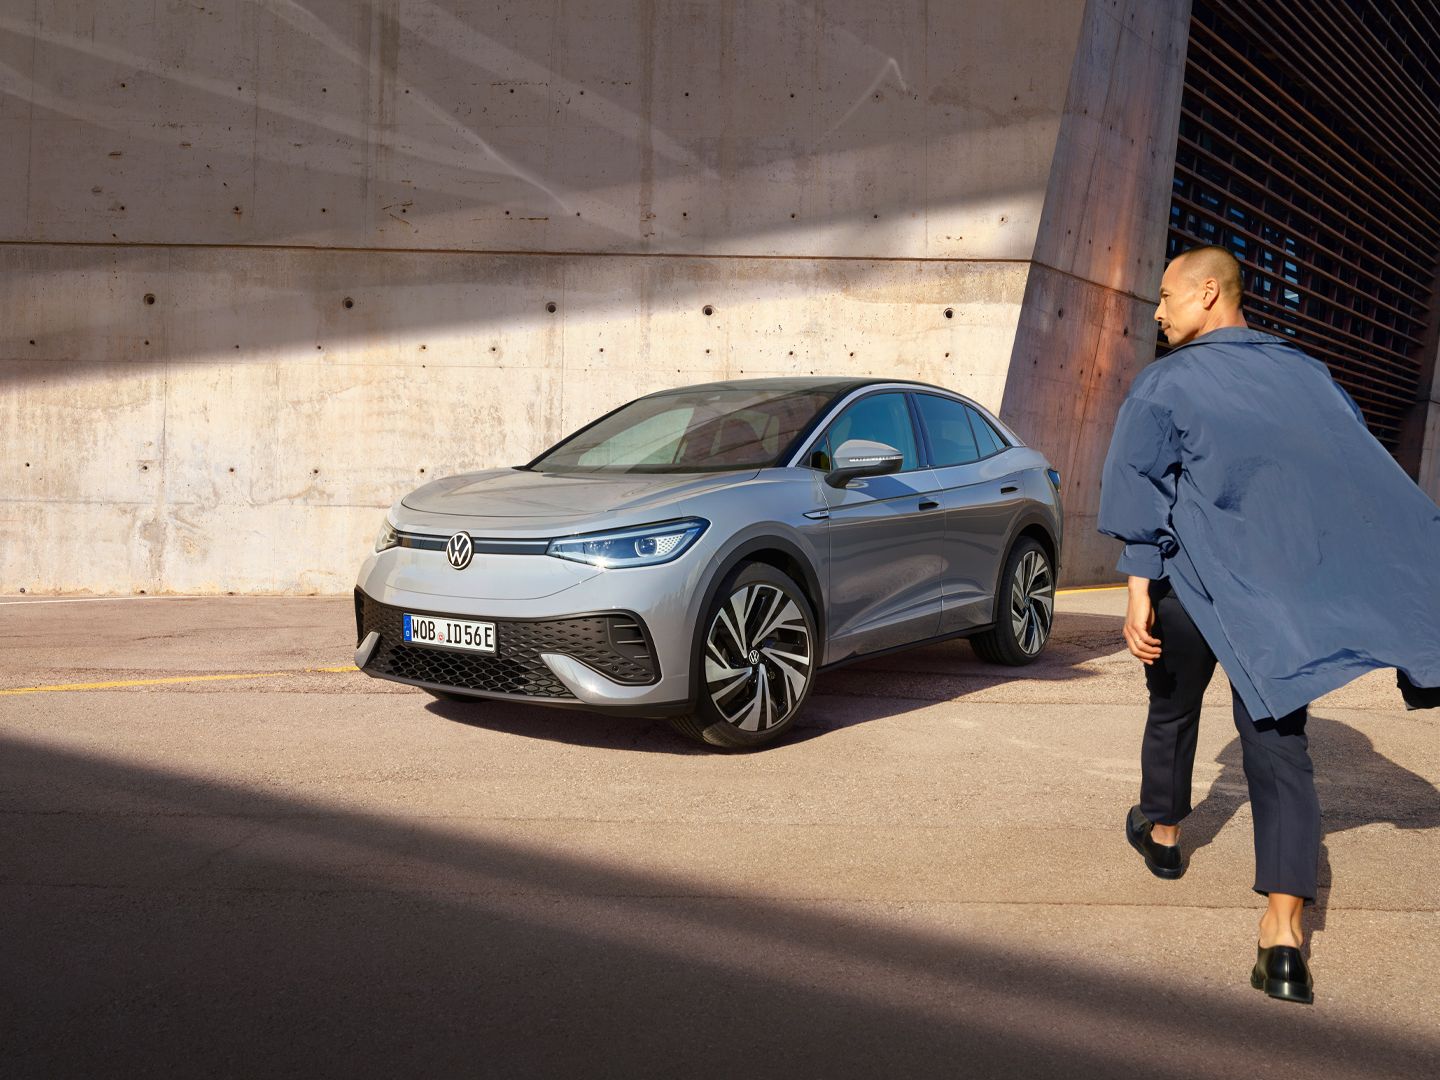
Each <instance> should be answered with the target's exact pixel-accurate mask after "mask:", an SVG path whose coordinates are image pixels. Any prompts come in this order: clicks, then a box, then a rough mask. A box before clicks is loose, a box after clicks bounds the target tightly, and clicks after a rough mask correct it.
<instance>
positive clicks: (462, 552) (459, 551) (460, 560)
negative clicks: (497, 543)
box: [445, 533, 475, 570]
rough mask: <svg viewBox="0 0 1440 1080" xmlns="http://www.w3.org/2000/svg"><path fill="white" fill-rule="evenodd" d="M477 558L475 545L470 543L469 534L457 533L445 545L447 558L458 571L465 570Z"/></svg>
mask: <svg viewBox="0 0 1440 1080" xmlns="http://www.w3.org/2000/svg"><path fill="white" fill-rule="evenodd" d="M474 556H475V545H474V544H472V543H470V534H469V533H456V534H455V535H454V536H452V537H450V540H449V542H448V543H447V544H446V545H445V558H447V559H449V560H450V565H451V566H453V567H454V568H455V569H456V570H464V569H465V567H467V566H469V565H470V560H471V559H472V558H474Z"/></svg>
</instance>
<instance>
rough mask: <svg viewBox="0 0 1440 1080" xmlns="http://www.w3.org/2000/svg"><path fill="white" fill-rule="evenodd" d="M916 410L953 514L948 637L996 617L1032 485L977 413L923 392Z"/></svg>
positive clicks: (946, 588)
mask: <svg viewBox="0 0 1440 1080" xmlns="http://www.w3.org/2000/svg"><path fill="white" fill-rule="evenodd" d="M915 405H916V412H917V413H918V414H919V416H920V420H921V425H922V431H923V435H924V437H925V440H926V443H927V445H928V448H929V453H930V461H931V464H932V465H933V467H934V469H935V475H936V478H937V480H938V483H939V493H940V499H941V502H942V504H943V506H944V509H945V539H944V542H943V545H942V559H941V561H942V566H943V568H942V571H941V577H942V585H941V591H942V604H941V607H942V614H941V620H940V632H941V633H946V634H949V633H956V632H958V631H961V630H968V629H970V628H971V627H975V626H984V625H985V624H986V623H989V622H990V621H991V620H992V619H993V618H994V614H993V613H994V610H995V585H996V582H997V581H998V580H999V578H1000V571H1001V563H1002V561H1003V560H1004V558H1005V555H1006V551H1005V541H1006V539H1007V538H1008V537H1009V535H1010V526H1011V523H1012V522H1013V521H1014V519H1015V515H1016V513H1018V512H1019V510H1020V507H1021V500H1022V498H1023V495H1024V491H1023V488H1024V485H1023V483H1022V477H1021V475H1020V473H1019V471H1017V470H1015V469H1012V468H1011V466H1010V462H1009V460H1008V459H1007V457H1006V455H1005V451H1006V450H1008V449H1009V447H1008V445H1007V444H1006V443H1005V441H1004V440H1003V438H1002V437H1001V436H1000V435H998V434H997V433H996V432H995V430H994V428H992V427H991V426H990V424H989V423H988V422H987V421H986V420H985V418H984V417H983V416H981V415H980V413H979V412H977V411H976V410H975V409H972V408H971V407H970V406H968V405H966V404H965V403H964V402H962V401H957V400H955V399H954V398H948V397H942V396H940V395H939V394H916V395H915Z"/></svg>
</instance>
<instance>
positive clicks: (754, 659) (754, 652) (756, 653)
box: [747, 649, 760, 664]
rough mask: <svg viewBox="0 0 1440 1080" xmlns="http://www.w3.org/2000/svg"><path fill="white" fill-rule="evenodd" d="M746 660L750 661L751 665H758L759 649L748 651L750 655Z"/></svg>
mask: <svg viewBox="0 0 1440 1080" xmlns="http://www.w3.org/2000/svg"><path fill="white" fill-rule="evenodd" d="M747 659H748V660H749V661H750V663H752V664H758V663H760V650H759V649H751V650H750V655H749V657H747Z"/></svg>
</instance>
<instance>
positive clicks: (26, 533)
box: [0, 0, 1187, 592]
mask: <svg viewBox="0 0 1440 1080" xmlns="http://www.w3.org/2000/svg"><path fill="white" fill-rule="evenodd" d="M1186 6H1187V5H1184V4H1180V3H1177V4H1169V3H1167V4H1164V5H1151V4H1147V3H1143V2H1141V0H1125V2H1118V0H1091V2H1090V3H1089V4H1086V3H1084V2H1081V0H1064V2H1055V0H1025V2H1015V0H984V2H975V3H963V4H933V3H927V2H925V0H895V2H891V3H886V4H875V3H873V2H869V0H829V2H826V3H823V4H819V3H815V4H807V3H799V2H784V0H750V2H741V0H704V2H700V0H697V2H693V3H681V2H658V0H608V2H607V0H590V2H577V0H553V2H549V3H533V4H531V3H527V4H520V3H505V4H496V3H487V4H480V3H474V2H465V0H448V2H441V0H434V2H431V0H404V2H400V0H370V2H357V0H269V2H260V0H255V2H246V0H205V2H204V3H198V4H197V3H190V2H179V0H173V2H172V0H143V2H142V0H106V2H101V0H47V2H45V3H43V4H34V5H24V10H23V11H19V12H17V5H10V6H9V7H6V8H4V9H0V146H3V147H5V148H6V149H7V152H6V153H5V154H3V155H0V185H3V191H4V193H5V195H6V198H4V199H3V200H0V379H3V390H0V592H14V591H17V590H19V589H21V588H24V589H27V590H29V591H32V592H69V591H96V592H131V591H139V590H145V591H147V592H157V591H178V592H210V591H230V590H233V591H281V592H289V591H332V590H344V589H348V587H349V585H350V583H351V581H352V580H353V573H354V570H355V567H356V566H357V565H358V562H359V559H360V558H361V556H362V554H363V553H364V551H365V550H366V548H367V545H368V543H369V541H370V539H371V537H372V535H373V533H374V531H375V528H376V526H377V524H378V522H379V518H380V510H381V508H383V507H384V506H385V505H387V504H388V503H389V502H391V501H392V500H393V499H394V498H395V497H396V496H397V495H399V494H401V493H402V492H403V491H404V490H406V489H408V488H409V487H411V486H414V485H415V484H416V483H418V482H420V481H423V480H425V479H428V478H430V477H433V476H435V475H442V474H445V473H449V472H455V471H460V470H464V469H471V468H478V467H483V466H491V465H501V464H512V463H515V462H517V461H521V460H524V459H526V458H528V457H529V456H531V455H532V454H533V453H535V452H536V451H538V450H539V449H541V448H543V447H544V446H545V445H547V444H548V443H549V442H551V441H553V440H554V439H555V438H557V437H558V436H560V435H561V434H563V433H564V432H565V431H566V430H568V429H569V428H572V427H574V426H576V425H577V424H579V423H581V422H583V421H584V420H586V419H588V418H590V417H592V416H594V415H596V414H598V413H599V412H601V411H603V410H605V409H607V408H610V407H612V406H613V405H615V404H617V403H619V402H621V401H623V400H626V399H628V398H630V397H632V396H634V395H636V394H638V393H641V392H644V391H647V390H650V389H655V388H659V387H662V386H667V385H675V384H678V383H683V382H691V381H697V380H701V379H707V378H712V377H716V376H726V375H731V374H740V373H744V374H760V373H789V372H796V373H799V372H806V373H808V372H815V371H820V372H836V373H850V372H863V373H871V374H881V375H896V376H918V377H921V378H925V379H929V380H933V381H936V382H940V383H944V384H947V385H951V386H954V387H956V388H958V389H961V390H963V391H966V392H969V393H971V394H973V395H974V396H976V397H977V398H979V399H980V400H982V401H984V402H986V403H987V404H989V405H991V406H995V407H999V406H1001V405H1002V402H1003V404H1004V411H1005V412H1006V414H1007V415H1008V417H1009V419H1011V420H1012V421H1013V422H1015V423H1016V424H1017V425H1018V426H1019V427H1020V428H1021V430H1022V431H1024V432H1026V434H1027V435H1029V436H1030V437H1031V438H1032V440H1033V441H1036V442H1038V443H1040V444H1041V445H1042V446H1046V448H1047V449H1049V450H1051V452H1052V454H1055V455H1056V459H1057V461H1058V462H1059V463H1060V464H1061V467H1062V468H1066V469H1067V471H1068V473H1069V474H1070V475H1074V476H1076V477H1077V479H1081V478H1083V477H1085V476H1089V475H1091V473H1093V468H1092V469H1091V471H1090V473H1087V472H1086V471H1085V469H1086V468H1089V466H1088V465H1086V461H1088V460H1089V458H1092V457H1093V454H1094V445H1095V443H1096V440H1097V439H1099V437H1100V436H1099V434H1098V433H1099V432H1100V431H1101V430H1102V429H1103V428H1104V425H1105V423H1106V420H1107V417H1106V416H1105V410H1107V409H1109V410H1110V411H1111V412H1112V413H1113V404H1114V398H1115V394H1116V393H1118V388H1119V387H1120V384H1121V383H1122V382H1124V381H1126V378H1127V376H1128V374H1129V372H1130V371H1131V369H1132V368H1133V367H1134V365H1135V361H1136V358H1137V357H1142V356H1143V355H1144V352H1145V346H1146V340H1147V339H1146V335H1145V334H1144V333H1139V332H1137V327H1143V326H1144V325H1145V323H1144V321H1143V319H1142V318H1141V312H1140V309H1141V308H1143V307H1144V304H1145V303H1147V302H1148V301H1145V300H1144V290H1145V289H1146V288H1152V287H1153V280H1155V279H1158V269H1157V267H1156V264H1155V262H1154V258H1155V257H1157V256H1158V253H1159V250H1160V245H1159V244H1157V243H1152V239H1153V237H1152V236H1151V234H1150V233H1149V232H1147V231H1146V229H1147V228H1148V227H1149V226H1148V224H1145V223H1143V222H1141V221H1139V218H1141V217H1144V216H1145V215H1149V214H1151V213H1154V215H1155V220H1156V222H1158V223H1159V226H1160V227H1161V228H1163V217H1164V205H1163V196H1164V192H1165V191H1166V190H1167V189H1168V183H1169V164H1168V162H1167V161H1166V160H1164V157H1165V155H1166V154H1168V152H1170V151H1171V150H1173V146H1166V145H1165V144H1164V140H1163V139H1160V135H1161V134H1163V131H1162V129H1163V128H1164V126H1165V124H1166V123H1169V124H1170V132H1171V134H1172V135H1173V119H1170V120H1167V119H1166V115H1165V108H1168V105H1166V106H1165V108H1160V109H1159V112H1160V115H1158V116H1157V115H1154V112H1155V105H1154V102H1155V99H1154V97H1153V95H1147V94H1138V95H1137V96H1136V97H1135V98H1134V99H1133V100H1128V101H1127V98H1126V95H1127V94H1137V91H1136V87H1137V85H1139V84H1137V83H1136V82H1135V81H1134V80H1136V79H1149V80H1151V81H1152V82H1154V83H1155V84H1156V85H1157V86H1159V87H1160V88H1161V90H1160V93H1161V96H1162V97H1163V96H1164V95H1165V94H1168V93H1169V87H1170V85H1171V83H1170V81H1169V80H1170V79H1171V77H1172V74H1173V78H1174V79H1178V78H1179V68H1178V66H1177V67H1176V68H1175V69H1174V71H1173V73H1172V72H1171V71H1170V70H1169V69H1168V68H1167V67H1165V65H1167V64H1174V63H1175V62H1176V61H1175V46H1174V42H1173V41H1172V40H1171V39H1172V38H1173V36H1174V33H1175V25H1177V22H1176V20H1179V24H1183V21H1184V17H1183V13H1181V14H1179V15H1177V14H1176V11H1178V10H1179V9H1181V8H1184V7H1186ZM1151 8H1162V9H1166V10H1167V14H1166V15H1165V16H1164V17H1161V16H1160V15H1158V14H1157V13H1155V12H1154V11H1150V10H1147V9H1151ZM1179 40H1180V45H1181V48H1183V41H1184V37H1183V32H1182V34H1181V36H1180V39H1179ZM1082 68H1083V69H1084V70H1083V71H1082V70H1081V69H1082ZM1127 80H1129V81H1128V82H1127ZM1175 96H1176V98H1177V100H1178V89H1177V90H1176V94H1175ZM1086 102H1090V103H1091V104H1089V105H1087V104H1085V103H1086ZM1092 107H1093V108H1094V109H1097V110H1098V113H1099V115H1100V116H1101V117H1102V119H1104V123H1101V122H1099V121H1095V120H1094V119H1093V118H1092V117H1091V116H1090V114H1089V113H1087V112H1086V111H1085V110H1086V109H1087V108H1092ZM1147 110H1150V111H1149V112H1147ZM1112 120H1113V121H1114V122H1116V123H1118V124H1120V125H1121V129H1122V136H1112V133H1111V132H1109V130H1108V124H1109V123H1110V122H1111V121H1112ZM1131 137H1135V138H1139V139H1140V140H1141V142H1140V143H1137V144H1130V143H1128V142H1127V141H1125V140H1127V139H1129V138H1131ZM1152 140H1155V143H1154V145H1153V146H1152V145H1151V141H1152ZM1137 146H1139V147H1140V149H1136V147H1137ZM1057 147H1058V150H1057ZM1157 154H1158V155H1159V156H1158V157H1157V156H1156V155H1157ZM1087 163H1088V164H1087ZM1083 169H1088V170H1089V173H1088V175H1089V177H1090V179H1089V181H1088V183H1089V184H1090V185H1092V187H1093V186H1095V185H1105V186H1106V187H1107V190H1112V191H1113V190H1115V189H1114V188H1113V186H1112V185H1114V184H1116V183H1120V184H1122V185H1129V186H1128V188H1124V189H1123V190H1125V191H1127V192H1130V193H1132V195H1133V198H1130V197H1127V199H1126V200H1124V201H1123V202H1124V205H1125V206H1127V207H1129V209H1130V211H1131V217H1132V218H1135V219H1136V220H1135V221H1133V222H1131V223H1130V224H1128V225H1126V226H1125V228H1124V230H1122V232H1120V233H1115V232H1114V229H1113V226H1114V224H1115V221H1114V215H1112V214H1110V213H1109V212H1108V211H1106V212H1104V216H1102V217H1093V216H1092V217H1090V218H1088V219H1087V217H1086V215H1087V213H1092V214H1093V213H1094V211H1087V210H1086V209H1085V207H1086V206H1087V205H1090V204H1089V203H1087V202H1086V200H1085V199H1083V198H1082V199H1080V200H1079V201H1078V202H1077V201H1075V200H1074V199H1073V198H1072V196H1073V195H1075V194H1076V192H1075V191H1072V188H1071V183H1072V180H1073V178H1074V177H1075V176H1078V175H1081V173H1080V172H1077V171H1076V170H1083ZM1157 191H1158V192H1159V193H1160V194H1159V196H1157V195H1156V194H1155V193H1156V192H1157ZM1157 197H1158V198H1159V199H1160V202H1159V203H1156V201H1155V200H1156V198H1157ZM1147 200H1148V201H1147ZM1091 201H1092V202H1093V200H1091ZM1132 204H1133V205H1132ZM1157 208H1158V209H1157ZM1122 217H1123V215H1122ZM1087 220H1088V221H1089V224H1088V225H1085V222H1086V221H1087ZM1077 222H1078V223H1080V224H1081V225H1082V226H1083V227H1084V228H1085V229H1086V230H1087V231H1086V232H1085V234H1084V235H1085V237H1086V239H1087V240H1092V241H1094V242H1098V240H1099V239H1100V238H1101V235H1102V234H1111V233H1113V234H1114V243H1116V244H1123V245H1125V246H1126V247H1127V248H1132V247H1133V248H1134V249H1135V251H1134V253H1133V254H1132V253H1131V252H1129V251H1128V250H1127V252H1126V254H1125V255H1121V254H1119V253H1116V254H1114V255H1113V256H1112V257H1109V258H1101V257H1100V256H1099V255H1098V253H1097V252H1095V251H1093V250H1091V249H1090V247H1091V245H1089V244H1087V245H1086V246H1085V248H1084V249H1082V248H1081V247H1079V240H1078V239H1076V240H1074V241H1065V240H1062V239H1061V238H1060V237H1061V234H1060V229H1061V227H1062V226H1063V227H1064V228H1065V229H1067V230H1069V229H1072V228H1074V227H1075V225H1076V223H1077ZM1069 235H1070V234H1069V233H1068V232H1067V233H1066V236H1067V237H1068V236H1069ZM1106 242H1107V243H1110V242H1111V240H1110V239H1107V241H1106ZM1142 248H1143V249H1144V250H1143V252H1142V251H1141V249H1142ZM1117 252H1118V249H1117ZM1135 255H1138V256H1139V258H1140V259H1141V262H1140V263H1139V264H1137V265H1134V266H1132V265H1131V263H1130V262H1129V261H1128V260H1129V259H1130V258H1132V257H1134V256H1135ZM1032 259H1034V260H1038V261H1037V262H1035V263H1034V264H1033V267H1034V268H1033V269H1032V262H1031V260H1032ZM1057 289H1058V290H1060V292H1063V291H1064V290H1066V289H1070V290H1076V289H1078V290H1079V293H1080V294H1081V295H1080V296H1079V298H1077V299H1070V298H1065V299H1064V301H1063V302H1064V303H1065V304H1066V305H1067V306H1068V305H1071V304H1073V305H1074V307H1073V308H1070V309H1069V310H1073V311H1074V312H1075V313H1076V315H1077V316H1079V315H1080V314H1081V313H1082V312H1084V313H1085V314H1084V316H1083V318H1079V317H1077V318H1073V321H1071V322H1070V323H1069V324H1068V325H1067V326H1066V328H1065V331H1064V332H1063V333H1060V332H1058V331H1057V330H1056V329H1055V327H1058V325H1059V322H1058V319H1059V317H1058V316H1054V317H1053V318H1054V319H1055V320H1056V321H1055V324H1054V326H1051V324H1050V322H1049V320H1050V319H1051V318H1052V316H1050V315H1043V316H1040V315H1037V316H1033V317H1032V316H1030V315H1022V312H1028V311H1030V309H1031V308H1034V310H1035V311H1036V312H1041V311H1044V312H1048V311H1049V310H1050V309H1051V307H1052V306H1053V307H1056V308H1057V309H1058V307H1059V306H1060V303H1061V297H1060V292H1057ZM549 304H553V305H555V309H554V311H553V312H551V311H549V310H547V305H549ZM707 304H708V305H711V306H712V308H713V314H711V315H708V316H707V315H705V314H704V313H703V310H702V309H703V307H704V306H705V305H707ZM1132 309H1133V311H1132ZM947 310H948V311H949V312H950V317H947V316H946V312H947ZM1065 317H1066V318H1067V319H1070V318H1072V316H1071V315H1070V314H1069V311H1067V315H1066V316H1065ZM1120 323H1124V324H1126V326H1128V328H1129V330H1130V339H1131V342H1130V344H1129V345H1128V346H1126V345H1124V342H1125V340H1126V339H1125V337H1124V336H1123V334H1122V337H1121V339H1119V340H1120V344H1117V343H1116V340H1115V338H1114V334H1115V329H1114V327H1115V325H1117V324H1120ZM1148 340H1149V341H1150V342H1153V337H1151V338H1148ZM1077 355H1078V356H1081V357H1083V358H1089V359H1084V361H1083V363H1084V364H1085V365H1088V366H1085V367H1084V374H1083V377H1082V381H1083V384H1084V385H1087V386H1089V385H1092V384H1093V385H1094V386H1095V387H1096V393H1095V396H1094V399H1093V403H1092V405H1091V406H1090V407H1089V409H1088V411H1086V412H1084V414H1083V416H1082V418H1081V419H1080V420H1079V421H1077V422H1076V423H1077V424H1078V426H1077V427H1075V429H1074V430H1075V431H1076V432H1077V433H1079V435H1080V436H1083V438H1081V440H1080V442H1079V443H1078V444H1077V445H1080V446H1081V449H1080V450H1079V451H1077V452H1074V453H1071V452H1069V451H1067V449H1066V445H1065V444H1063V440H1062V441H1058V442H1057V441H1055V432H1053V431H1051V430H1049V429H1050V428H1051V427H1052V426H1053V424H1054V423H1055V422H1056V421H1057V420H1059V421H1060V422H1062V423H1066V422H1068V421H1065V420H1064V416H1063V414H1064V408H1063V406H1064V404H1065V403H1066V402H1069V403H1070V404H1073V402H1074V399H1075V396H1076V391H1075V385H1074V384H1073V383H1071V382H1070V381H1069V379H1070V376H1069V374H1068V372H1069V370H1070V369H1069V368H1061V367H1058V366H1057V364H1059V363H1062V362H1063V363H1065V364H1071V363H1073V362H1075V361H1072V360H1071V359H1070V358H1071V357H1073V356H1077ZM1027 362H1029V363H1030V365H1031V367H1030V370H1029V372H1028V373H1026V374H1025V375H1024V379H1025V381H1024V385H1023V389H1022V384H1021V383H1019V382H1016V381H1015V373H1016V372H1019V371H1022V370H1023V369H1024V365H1025V364H1026V363H1027ZM1097 372H1103V377H1101V376H1098V375H1097V374H1096V373H1097ZM1007 379H1009V382H1008V383H1007ZM1067 430H1068V429H1067ZM1046 440H1050V441H1052V442H1055V448H1053V449H1052V448H1051V446H1049V445H1047V441H1046ZM1072 441H1073V440H1072ZM1067 454H1068V455H1069V456H1068V457H1067ZM1087 455H1088V457H1087ZM1067 497H1068V498H1070V500H1071V502H1072V505H1075V506H1078V507H1079V508H1080V513H1081V514H1082V515H1083V514H1084V513H1085V512H1087V510H1086V508H1087V506H1088V503H1087V502H1086V496H1085V493H1084V491H1083V490H1081V491H1077V492H1071V491H1067ZM1086 527H1087V526H1086V525H1085V524H1084V522H1083V520H1077V521H1076V522H1075V523H1072V529H1071V532H1072V537H1077V536H1078V533H1079V531H1080V530H1082V529H1084V528H1086ZM1077 542H1078V541H1077ZM1075 550H1076V551H1088V550H1089V549H1086V548H1076V549H1075ZM1086 558H1087V559H1088V558H1089V556H1088V555H1087V556H1086ZM1091 563H1095V560H1094V559H1089V562H1082V565H1085V566H1087V567H1088V566H1089V565H1090V564H1091ZM1096 565H1098V563H1096ZM1071 577H1072V580H1073V579H1074V575H1073V574H1072V575H1071Z"/></svg>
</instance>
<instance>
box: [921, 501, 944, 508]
mask: <svg viewBox="0 0 1440 1080" xmlns="http://www.w3.org/2000/svg"><path fill="white" fill-rule="evenodd" d="M939 505H940V504H939V503H938V502H936V501H935V500H934V499H921V500H920V509H921V510H934V509H935V508H936V507H937V506H939Z"/></svg>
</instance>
